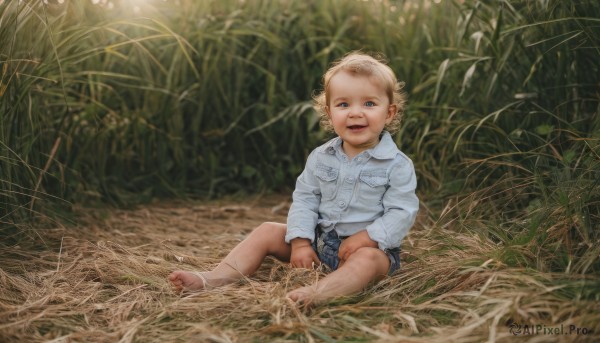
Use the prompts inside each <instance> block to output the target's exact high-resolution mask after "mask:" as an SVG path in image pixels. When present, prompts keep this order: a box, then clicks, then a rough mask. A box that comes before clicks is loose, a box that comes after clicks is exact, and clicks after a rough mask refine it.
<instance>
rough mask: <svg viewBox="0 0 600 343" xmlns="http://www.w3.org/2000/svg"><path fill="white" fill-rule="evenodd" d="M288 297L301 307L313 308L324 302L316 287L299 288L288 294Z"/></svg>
mask: <svg viewBox="0 0 600 343" xmlns="http://www.w3.org/2000/svg"><path fill="white" fill-rule="evenodd" d="M286 297H287V298H288V299H290V300H291V301H293V302H294V303H295V304H296V305H298V306H300V307H312V306H314V305H316V304H317V303H318V302H319V301H321V300H322V299H321V298H320V297H319V296H318V293H317V290H316V287H315V286H314V285H313V286H305V287H300V288H297V289H295V290H293V291H290V292H288V293H287V294H286Z"/></svg>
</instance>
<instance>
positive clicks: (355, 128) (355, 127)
mask: <svg viewBox="0 0 600 343" xmlns="http://www.w3.org/2000/svg"><path fill="white" fill-rule="evenodd" d="M365 127H367V126H366V125H350V126H348V128H349V129H350V130H360V129H364V128H365Z"/></svg>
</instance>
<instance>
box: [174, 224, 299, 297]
mask: <svg viewBox="0 0 600 343" xmlns="http://www.w3.org/2000/svg"><path fill="white" fill-rule="evenodd" d="M285 233H286V225H285V224H280V223H263V224H261V225H260V226H258V227H257V228H256V229H254V230H253V231H252V232H251V233H250V235H249V236H248V237H247V238H246V239H244V240H243V241H242V242H240V243H239V244H238V245H237V246H236V247H235V248H233V250H231V252H230V253H229V254H228V255H227V256H226V257H225V258H224V259H223V261H221V263H219V265H218V266H217V267H216V268H215V269H213V270H212V271H209V272H206V273H201V274H199V273H196V272H189V271H182V270H178V271H174V272H172V273H171V275H169V281H171V283H172V284H173V286H174V287H175V289H176V290H179V291H181V290H186V291H194V290H200V289H203V288H207V287H216V286H222V285H225V284H228V283H232V282H235V281H237V280H239V279H241V278H243V277H244V276H249V275H251V274H253V273H254V272H256V270H258V268H259V267H260V265H261V264H262V262H263V260H264V259H265V257H267V256H273V257H275V258H277V259H278V260H281V261H284V262H288V261H289V259H290V254H291V246H290V245H289V244H287V243H285Z"/></svg>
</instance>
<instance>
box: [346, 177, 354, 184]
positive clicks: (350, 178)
mask: <svg viewBox="0 0 600 343" xmlns="http://www.w3.org/2000/svg"><path fill="white" fill-rule="evenodd" d="M346 182H348V183H352V182H354V178H353V177H352V176H350V177H347V178H346Z"/></svg>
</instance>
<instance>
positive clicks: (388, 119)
mask: <svg viewBox="0 0 600 343" xmlns="http://www.w3.org/2000/svg"><path fill="white" fill-rule="evenodd" d="M397 110H398V107H397V106H396V105H390V106H389V107H388V112H387V116H386V117H385V123H386V124H389V123H391V122H392V119H394V117H395V116H396V112H397Z"/></svg>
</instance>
